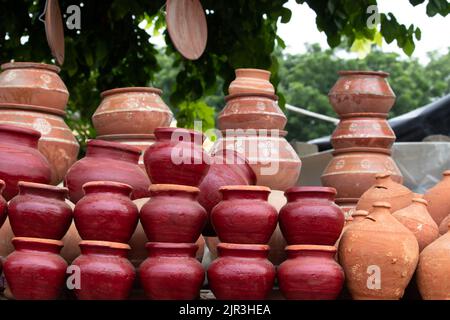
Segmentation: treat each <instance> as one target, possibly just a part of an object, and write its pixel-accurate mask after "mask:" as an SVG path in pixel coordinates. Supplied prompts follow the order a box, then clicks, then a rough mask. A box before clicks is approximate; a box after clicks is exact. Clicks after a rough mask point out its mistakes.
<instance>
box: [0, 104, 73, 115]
mask: <svg viewBox="0 0 450 320" xmlns="http://www.w3.org/2000/svg"><path fill="white" fill-rule="evenodd" d="M0 109H17V110H26V111H31V112H38V113H48V114H52V115H56V116H60V117H65V116H66V112H65V111H63V110H58V109H54V108H48V107H42V106H35V105H32V104H22V103H8V102H0Z"/></svg>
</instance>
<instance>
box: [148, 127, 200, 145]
mask: <svg viewBox="0 0 450 320" xmlns="http://www.w3.org/2000/svg"><path fill="white" fill-rule="evenodd" d="M154 134H155V136H156V137H158V136H159V137H161V135H166V134H171V135H172V136H173V135H174V134H176V135H179V136H180V137H184V136H185V135H187V136H189V137H194V139H193V141H190V142H191V143H194V142H195V140H196V139H195V137H201V138H202V140H201V141H202V143H203V142H205V140H206V137H205V135H204V134H203V132H199V131H195V130H191V129H185V128H175V127H159V128H156V129H155V131H154Z"/></svg>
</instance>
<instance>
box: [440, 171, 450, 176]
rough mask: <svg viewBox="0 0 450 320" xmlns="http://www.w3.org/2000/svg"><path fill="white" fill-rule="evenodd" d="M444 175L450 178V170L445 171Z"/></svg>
mask: <svg viewBox="0 0 450 320" xmlns="http://www.w3.org/2000/svg"><path fill="white" fill-rule="evenodd" d="M442 175H443V176H446V177H447V176H450V170H445V171H444V172H443V173H442Z"/></svg>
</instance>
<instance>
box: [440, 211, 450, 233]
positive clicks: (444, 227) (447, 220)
mask: <svg viewBox="0 0 450 320" xmlns="http://www.w3.org/2000/svg"><path fill="white" fill-rule="evenodd" d="M449 224H450V215H448V216H447V217H446V218H445V219H444V220H442V222H441V224H440V225H439V234H440V235H443V234H446V233H447V231H448V225H449Z"/></svg>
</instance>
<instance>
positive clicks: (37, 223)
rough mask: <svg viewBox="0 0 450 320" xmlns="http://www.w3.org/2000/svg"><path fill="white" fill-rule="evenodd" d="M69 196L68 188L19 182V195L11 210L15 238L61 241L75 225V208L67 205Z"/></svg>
mask: <svg viewBox="0 0 450 320" xmlns="http://www.w3.org/2000/svg"><path fill="white" fill-rule="evenodd" d="M67 193H68V190H67V189H66V188H59V187H54V186H49V185H46V184H39V183H32V182H23V181H21V182H19V194H18V195H17V196H15V197H14V198H13V199H12V200H11V201H10V202H9V207H8V216H9V222H10V223H11V228H12V231H13V232H14V235H15V236H16V237H31V238H42V239H54V240H61V239H62V238H63V237H64V235H65V234H66V232H67V230H68V229H69V227H70V224H71V223H72V208H71V207H70V206H69V205H68V204H67V203H66V202H65V200H66V196H67Z"/></svg>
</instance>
